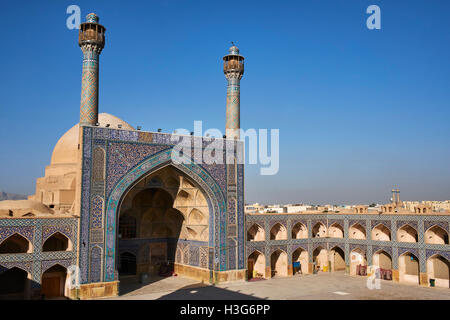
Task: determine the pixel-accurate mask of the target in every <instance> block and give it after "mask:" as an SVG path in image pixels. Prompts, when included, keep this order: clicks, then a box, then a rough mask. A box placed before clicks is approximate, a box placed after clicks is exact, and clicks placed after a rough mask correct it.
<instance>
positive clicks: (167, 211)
mask: <svg viewBox="0 0 450 320" xmlns="http://www.w3.org/2000/svg"><path fill="white" fill-rule="evenodd" d="M117 238H118V240H117V248H118V253H119V254H120V255H119V256H118V258H117V260H116V263H117V267H118V270H119V276H120V277H122V278H123V277H124V276H125V275H126V276H128V277H127V282H122V285H126V284H127V283H128V282H130V281H131V282H133V281H136V277H138V276H140V275H141V274H143V273H145V274H148V275H150V276H158V275H159V276H168V275H171V274H172V272H174V271H175V268H178V271H176V273H177V274H180V275H183V270H184V269H183V268H182V267H181V266H184V265H188V266H189V265H190V261H189V254H188V251H186V253H184V251H183V249H184V248H186V245H197V246H199V245H202V244H203V245H204V246H205V247H208V241H209V206H208V202H207V200H206V196H205V194H204V192H203V191H202V190H200V189H199V187H197V186H196V185H195V184H194V182H193V181H192V180H191V179H190V178H189V177H187V176H186V175H185V174H184V173H182V172H180V171H179V170H177V169H176V168H175V167H173V166H167V167H164V168H162V169H160V170H158V171H156V172H154V173H151V174H149V175H147V176H145V177H144V178H142V179H141V180H140V181H138V182H137V183H135V184H134V185H133V186H132V187H131V188H130V189H129V190H128V192H127V193H126V194H125V195H124V196H123V199H122V201H121V204H120V207H119V214H118V236H117ZM180 241H182V242H183V245H184V247H183V248H182V249H180V248H179V249H178V252H180V253H179V254H178V255H177V254H176V253H177V247H178V246H179V243H180ZM193 242H195V243H194V244H193ZM181 252H182V253H183V254H181ZM177 256H178V257H179V258H180V259H178V260H177ZM181 257H182V258H181ZM196 267H198V266H196ZM203 267H204V268H205V267H207V265H205V266H203ZM133 275H134V276H135V277H134V280H132V278H130V277H129V276H133ZM123 279H124V278H123ZM123 279H122V280H123Z"/></svg>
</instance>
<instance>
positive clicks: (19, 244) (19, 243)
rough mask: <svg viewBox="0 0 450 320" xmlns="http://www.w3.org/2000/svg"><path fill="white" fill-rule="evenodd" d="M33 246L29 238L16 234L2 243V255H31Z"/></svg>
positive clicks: (0, 252)
mask: <svg viewBox="0 0 450 320" xmlns="http://www.w3.org/2000/svg"><path fill="white" fill-rule="evenodd" d="M32 251H33V246H32V244H31V243H30V241H28V239H27V238H25V237H23V236H22V235H20V234H19V233H14V234H12V235H10V236H9V237H8V238H6V239H5V240H3V241H2V242H1V243H0V254H6V253H9V254H11V253H31V252H32Z"/></svg>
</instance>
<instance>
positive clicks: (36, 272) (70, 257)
mask: <svg viewBox="0 0 450 320" xmlns="http://www.w3.org/2000/svg"><path fill="white" fill-rule="evenodd" d="M16 232H17V233H19V234H20V235H22V236H23V237H25V238H26V239H28V240H29V241H30V243H31V245H32V251H31V252H30V253H20V254H0V272H3V271H5V270H7V269H10V268H14V267H17V268H20V269H23V270H24V271H26V272H28V273H29V274H30V275H31V280H32V288H33V289H39V284H40V283H41V277H42V273H43V272H45V270H46V269H48V268H49V266H50V267H51V266H52V265H55V264H60V265H62V266H64V267H69V266H71V265H76V263H77V249H76V248H77V246H78V239H77V236H76V235H77V234H78V218H74V217H68V218H57V219H56V218H43V219H39V218H37V219H36V218H31V219H25V218H19V219H0V237H1V238H0V239H1V240H0V243H1V242H2V241H3V240H5V239H6V238H7V237H9V236H10V235H12V234H14V233H16ZM56 232H60V233H61V234H64V235H65V236H67V237H68V238H69V239H70V240H71V241H72V251H57V252H42V245H43V243H44V241H45V240H46V239H48V238H49V237H50V236H51V235H52V234H54V233H56Z"/></svg>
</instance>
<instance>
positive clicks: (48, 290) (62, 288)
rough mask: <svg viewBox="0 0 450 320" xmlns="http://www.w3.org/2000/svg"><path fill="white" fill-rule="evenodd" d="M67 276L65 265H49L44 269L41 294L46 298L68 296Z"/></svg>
mask: <svg viewBox="0 0 450 320" xmlns="http://www.w3.org/2000/svg"><path fill="white" fill-rule="evenodd" d="M67 278H68V272H67V268H66V267H65V266H63V265H61V264H59V263H54V264H52V265H49V266H48V268H46V269H45V270H42V277H41V295H43V296H44V297H45V298H53V297H64V296H68V288H67V287H66V282H67Z"/></svg>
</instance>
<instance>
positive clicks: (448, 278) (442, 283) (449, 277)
mask: <svg viewBox="0 0 450 320" xmlns="http://www.w3.org/2000/svg"><path fill="white" fill-rule="evenodd" d="M427 275H428V279H434V284H435V286H436V287H442V288H447V289H448V288H449V287H450V262H449V261H448V259H447V258H445V257H443V256H441V255H439V254H435V255H433V256H431V257H429V258H428V260H427Z"/></svg>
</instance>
